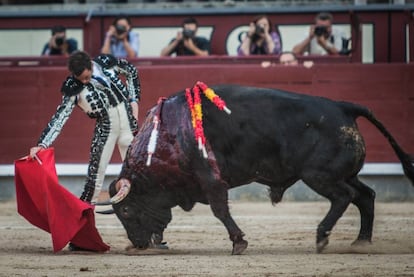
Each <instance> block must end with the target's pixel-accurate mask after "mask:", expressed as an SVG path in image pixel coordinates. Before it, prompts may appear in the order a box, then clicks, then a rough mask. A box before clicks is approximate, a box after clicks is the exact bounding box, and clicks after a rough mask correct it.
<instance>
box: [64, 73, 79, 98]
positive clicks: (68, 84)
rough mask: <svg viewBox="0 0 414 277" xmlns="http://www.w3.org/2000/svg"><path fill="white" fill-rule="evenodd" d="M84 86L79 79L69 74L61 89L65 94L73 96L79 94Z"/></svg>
mask: <svg viewBox="0 0 414 277" xmlns="http://www.w3.org/2000/svg"><path fill="white" fill-rule="evenodd" d="M83 88H84V84H83V83H82V82H81V81H79V80H78V79H76V78H74V77H72V76H69V77H68V78H66V80H65V81H64V82H63V84H62V88H61V89H60V91H61V92H62V93H63V94H64V95H65V96H73V95H76V94H79V93H80V92H81V91H82V89H83Z"/></svg>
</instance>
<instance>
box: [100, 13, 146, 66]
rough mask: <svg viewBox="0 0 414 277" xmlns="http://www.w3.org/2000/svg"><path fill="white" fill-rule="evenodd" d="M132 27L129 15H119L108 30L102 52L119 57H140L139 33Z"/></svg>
mask: <svg viewBox="0 0 414 277" xmlns="http://www.w3.org/2000/svg"><path fill="white" fill-rule="evenodd" d="M131 29H132V27H131V20H130V19H129V17H128V16H125V15H119V16H117V17H116V18H115V20H114V22H113V23H112V25H111V26H109V29H108V31H107V32H106V35H105V40H104V43H103V46H102V49H101V53H103V54H112V55H113V56H115V57H117V58H135V57H138V55H139V34H138V33H134V32H132V31H131Z"/></svg>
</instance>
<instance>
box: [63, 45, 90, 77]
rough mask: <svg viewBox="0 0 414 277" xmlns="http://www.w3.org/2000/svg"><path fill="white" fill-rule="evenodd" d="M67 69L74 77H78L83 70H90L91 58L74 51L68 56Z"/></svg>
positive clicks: (83, 53) (81, 52) (84, 53)
mask: <svg viewBox="0 0 414 277" xmlns="http://www.w3.org/2000/svg"><path fill="white" fill-rule="evenodd" d="M68 69H69V71H70V72H71V73H72V74H73V75H75V76H79V75H81V74H82V72H83V71H84V70H85V69H88V70H92V61H91V57H90V56H89V55H88V54H87V53H86V52H83V51H76V52H75V53H73V54H72V55H70V56H69V60H68Z"/></svg>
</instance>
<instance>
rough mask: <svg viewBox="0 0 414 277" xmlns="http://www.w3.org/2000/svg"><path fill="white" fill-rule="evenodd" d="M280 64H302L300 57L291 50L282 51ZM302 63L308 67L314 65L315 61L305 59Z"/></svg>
mask: <svg viewBox="0 0 414 277" xmlns="http://www.w3.org/2000/svg"><path fill="white" fill-rule="evenodd" d="M279 64H281V65H285V66H298V65H300V63H299V61H298V58H297V57H296V55H295V53H293V52H291V51H285V52H282V53H281V54H280V56H279ZM302 65H303V66H304V67H306V68H311V67H312V66H313V61H303V63H302Z"/></svg>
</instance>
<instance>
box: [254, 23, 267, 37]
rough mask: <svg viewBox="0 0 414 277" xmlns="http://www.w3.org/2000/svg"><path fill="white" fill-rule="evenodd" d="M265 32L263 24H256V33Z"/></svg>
mask: <svg viewBox="0 0 414 277" xmlns="http://www.w3.org/2000/svg"><path fill="white" fill-rule="evenodd" d="M264 32H265V29H264V28H263V27H262V26H260V25H256V29H255V31H254V33H255V34H256V35H258V36H260V35H261V34H264Z"/></svg>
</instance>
